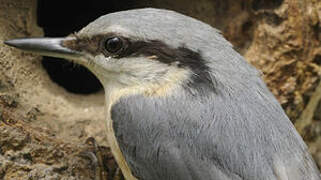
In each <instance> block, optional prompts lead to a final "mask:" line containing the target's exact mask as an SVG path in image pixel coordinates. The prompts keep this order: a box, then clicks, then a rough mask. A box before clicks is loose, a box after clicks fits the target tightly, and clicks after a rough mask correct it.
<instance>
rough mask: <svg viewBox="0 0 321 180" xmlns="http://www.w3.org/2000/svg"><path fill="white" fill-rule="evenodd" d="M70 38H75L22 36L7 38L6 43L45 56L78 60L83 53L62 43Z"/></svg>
mask: <svg viewBox="0 0 321 180" xmlns="http://www.w3.org/2000/svg"><path fill="white" fill-rule="evenodd" d="M69 40H73V38H72V37H67V38H20V39H12V40H7V41H5V42H4V43H5V44H6V45H9V46H13V47H16V48H18V49H22V50H25V51H30V52H35V53H38V54H40V55H44V56H51V57H58V58H66V59H73V60H77V59H79V58H80V56H81V55H82V54H81V53H80V52H78V51H75V50H71V49H69V48H66V47H64V46H63V45H62V44H63V42H64V41H69Z"/></svg>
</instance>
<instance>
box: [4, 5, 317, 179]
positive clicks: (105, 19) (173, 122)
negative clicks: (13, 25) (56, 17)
mask: <svg viewBox="0 0 321 180" xmlns="http://www.w3.org/2000/svg"><path fill="white" fill-rule="evenodd" d="M4 43H5V44H7V45H9V46H13V47H16V48H19V49H22V50H26V51H31V52H35V53H38V54H40V55H45V56H53V57H59V58H65V59H69V60H71V61H72V62H74V63H76V64H81V65H83V66H85V67H86V68H88V69H89V70H90V71H91V72H93V74H95V76H97V78H98V79H99V81H100V82H101V83H102V85H103V88H104V91H105V106H106V114H105V115H106V121H105V126H106V136H107V139H108V142H109V144H110V148H111V150H112V153H113V155H114V156H115V159H116V161H117V163H118V165H119V167H120V169H121V171H122V172H123V174H124V177H125V179H127V180H135V179H140V180H204V179H208V180H320V179H321V178H320V171H319V170H318V168H317V166H316V163H315V162H314V160H313V159H312V156H311V154H310V153H309V151H308V148H307V145H306V144H305V143H304V141H303V139H302V137H301V136H300V135H299V133H298V132H297V131H296V129H295V127H294V126H293V124H292V123H291V121H290V120H289V118H288V117H287V115H286V113H285V112H284V111H283V109H282V107H281V105H280V104H279V103H278V101H277V99H276V98H275V96H274V95H273V94H272V93H271V92H270V90H269V89H268V87H267V86H266V84H265V83H264V81H263V80H262V78H261V74H260V72H259V71H258V70H257V69H256V68H255V67H254V66H252V65H250V64H249V63H248V62H247V61H246V60H245V58H244V57H243V56H242V55H240V54H239V53H238V52H237V51H236V50H235V49H234V47H233V46H232V44H231V43H230V42H228V41H227V40H226V39H225V38H224V37H223V35H222V34H221V32H220V31H219V30H217V29H215V28H214V27H212V26H210V25H208V24H206V23H203V22H201V21H199V20H197V19H194V18H192V17H189V16H187V15H183V14H181V13H178V12H175V11H172V10H166V9H156V8H141V9H131V10H126V11H119V12H114V13H109V14H107V15H103V16H101V17H99V18H98V19H96V20H94V21H93V22H91V23H89V24H88V25H87V26H86V27H84V28H83V29H81V30H80V31H78V32H76V33H73V34H71V35H68V36H66V37H62V38H47V37H42V38H41V37H40V38H35V37H33V38H18V39H11V40H7V41H5V42H4Z"/></svg>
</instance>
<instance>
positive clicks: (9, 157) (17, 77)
mask: <svg viewBox="0 0 321 180" xmlns="http://www.w3.org/2000/svg"><path fill="white" fill-rule="evenodd" d="M136 3H137V5H136V6H137V7H143V6H149V7H150V6H151V7H158V8H167V9H173V10H176V11H179V12H182V13H184V14H187V15H190V16H192V17H195V18H198V19H200V20H202V21H204V22H207V23H209V24H211V25H213V26H214V27H217V28H219V29H220V30H221V31H222V33H223V34H224V36H225V37H226V38H227V39H228V40H230V41H231V42H232V43H233V44H234V45H235V47H236V49H237V50H238V51H239V52H240V53H242V54H243V55H244V56H245V57H246V58H247V60H248V61H249V62H250V63H252V64H253V65H254V66H256V67H257V68H258V69H260V70H261V71H262V77H263V78H264V80H265V82H266V83H267V84H268V86H269V88H270V89H271V91H272V92H273V93H274V94H275V96H276V97H277V98H278V100H279V102H280V103H281V105H282V106H283V108H284V109H285V111H286V112H287V114H288V115H289V117H290V118H291V120H292V122H293V123H294V124H295V126H296V127H297V129H298V131H299V132H300V133H301V135H302V136H303V137H304V139H305V141H306V142H307V144H308V145H309V149H310V151H311V153H312V154H313V156H314V158H315V159H316V161H317V163H318V165H319V167H321V105H320V99H321V81H320V79H321V48H320V38H321V33H320V32H321V25H320V24H321V23H320V20H321V1H320V0H270V1H264V0H246V1H244V0H224V1H223V0H199V1H190V2H189V3H186V1H184V0H175V1H172V0H152V1H147V0H139V1H137V2H136ZM36 18H37V17H36V1H35V0H28V1H21V0H0V24H1V26H0V179H5V180H11V179H95V178H96V179H97V178H98V179H106V178H108V179H121V178H122V177H121V175H120V174H119V170H118V169H117V166H116V164H115V162H114V160H113V158H112V157H111V154H110V151H109V150H108V148H106V146H108V142H106V139H105V136H104V128H103V125H102V124H104V121H103V119H104V107H103V105H104V104H103V99H104V98H103V92H99V93H96V94H91V95H86V96H84V95H76V94H72V93H69V92H67V91H65V90H64V89H63V88H61V87H59V86H58V85H56V84H55V83H53V82H52V81H51V80H50V78H49V77H48V75H47V73H46V71H45V70H44V69H43V67H42V65H41V63H40V60H41V57H39V56H35V55H33V54H30V53H26V52H21V51H19V50H16V49H13V48H9V47H8V46H5V45H3V44H2V43H1V41H2V40H6V39H10V38H16V37H30V36H41V35H42V30H41V29H40V28H39V27H38V26H37V24H36ZM88 137H94V138H95V139H96V140H97V142H98V144H99V145H103V146H98V148H97V147H96V146H95V143H94V145H93V144H92V143H91V144H90V143H89V144H88V143H85V141H86V139H87V138H88ZM97 174H101V175H102V176H97ZM103 176H104V177H103Z"/></svg>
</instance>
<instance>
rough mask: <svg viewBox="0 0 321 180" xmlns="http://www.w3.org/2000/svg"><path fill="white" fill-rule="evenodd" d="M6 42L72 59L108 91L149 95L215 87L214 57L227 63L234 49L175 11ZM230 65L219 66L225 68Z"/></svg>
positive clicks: (115, 16)
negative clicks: (55, 35) (63, 34)
mask: <svg viewBox="0 0 321 180" xmlns="http://www.w3.org/2000/svg"><path fill="white" fill-rule="evenodd" d="M5 43H6V44H8V45H10V46H14V47H17V48H20V49H23V50H28V51H32V52H36V53H39V54H41V55H45V56H53V57H60V58H65V59H71V60H73V61H74V62H75V63H78V64H82V65H84V66H85V67H87V68H88V69H89V70H91V71H92V72H93V73H94V74H95V75H96V76H97V77H98V79H99V80H100V81H101V82H102V84H103V86H104V87H105V88H106V87H109V88H111V87H112V88H116V89H127V90H128V89H130V90H134V91H139V92H144V93H149V94H159V93H160V94H162V93H164V92H167V91H169V90H171V89H173V88H175V87H182V86H189V87H193V88H200V87H203V86H204V87H205V86H206V87H209V88H212V85H213V81H212V77H211V70H212V68H213V67H210V66H211V65H208V63H213V62H210V61H212V59H215V56H217V57H218V58H217V59H219V60H220V59H224V58H225V59H226V58H228V56H229V53H225V52H226V51H224V49H226V48H229V49H232V48H231V47H230V44H229V43H228V42H227V41H226V40H225V39H224V38H223V37H222V36H221V35H220V34H219V32H218V31H217V30H215V29H214V28H212V27H210V26H209V25H207V24H204V23H202V22H200V21H198V20H195V19H193V18H190V17H188V16H185V15H182V14H179V13H175V12H173V11H168V10H159V9H151V8H148V9H137V10H129V11H122V12H117V13H112V14H108V15H105V16H102V17H100V18H98V19H97V20H95V21H93V22H92V23H90V24H89V25H88V26H86V27H84V28H83V29H82V30H81V31H79V32H77V33H74V34H72V35H70V36H68V37H65V38H24V39H13V40H8V41H6V42H5ZM224 53H225V54H224ZM228 65H229V64H226V65H225V66H221V67H220V64H218V65H217V66H215V67H216V68H218V69H220V68H221V69H222V68H223V69H224V68H229V67H228ZM230 66H231V67H233V66H234V65H233V64H231V63H230Z"/></svg>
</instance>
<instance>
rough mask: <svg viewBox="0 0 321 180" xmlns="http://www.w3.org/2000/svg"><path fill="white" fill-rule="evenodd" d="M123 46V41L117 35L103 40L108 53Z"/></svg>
mask: <svg viewBox="0 0 321 180" xmlns="http://www.w3.org/2000/svg"><path fill="white" fill-rule="evenodd" d="M122 48H123V41H122V40H121V39H120V38H119V37H112V38H109V39H107V40H106V41H105V49H106V50H107V51H108V52H109V53H113V54H114V53H117V52H118V51H120V50H121V49H122Z"/></svg>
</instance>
